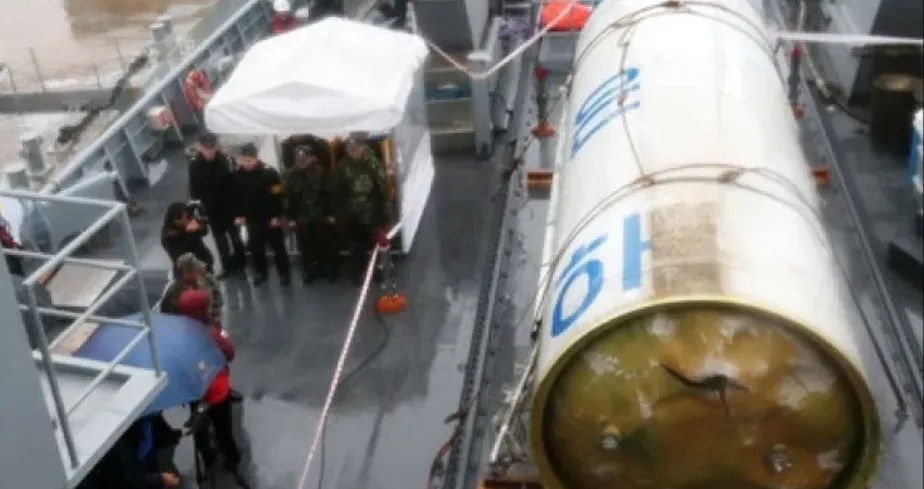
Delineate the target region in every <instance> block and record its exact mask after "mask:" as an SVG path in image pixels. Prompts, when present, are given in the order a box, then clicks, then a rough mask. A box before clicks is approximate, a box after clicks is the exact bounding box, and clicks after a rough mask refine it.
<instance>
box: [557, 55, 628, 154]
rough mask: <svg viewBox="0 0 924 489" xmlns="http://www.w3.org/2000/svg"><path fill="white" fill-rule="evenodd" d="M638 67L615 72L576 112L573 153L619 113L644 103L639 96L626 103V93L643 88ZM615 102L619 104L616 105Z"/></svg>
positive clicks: (572, 140)
mask: <svg viewBox="0 0 924 489" xmlns="http://www.w3.org/2000/svg"><path fill="white" fill-rule="evenodd" d="M638 75H639V70H638V68H629V69H628V70H626V71H625V72H624V73H619V74H616V75H613V76H611V77H609V78H607V79H606V80H604V81H603V83H601V84H600V85H599V86H598V87H597V88H595V89H594V90H593V91H591V92H590V95H588V96H587V99H586V100H584V103H582V104H581V107H580V108H579V109H578V111H577V114H575V116H574V133H573V134H572V136H571V157H572V158H574V157H575V155H577V153H578V151H580V150H581V148H583V147H584V145H585V144H586V143H587V141H589V140H590V138H591V137H593V135H594V134H596V133H597V132H598V131H600V129H603V127H604V126H606V124H607V123H608V122H610V121H611V120H613V119H614V118H616V117H617V116H619V115H621V114H622V113H623V112H626V111H628V110H632V109H636V108H638V107H639V105H641V102H639V101H638V100H636V101H634V102H630V103H626V101H625V100H624V99H623V96H624V95H626V94H628V93H630V92H634V91H636V90H638V89H639V86H640V85H639V83H636V82H635V81H636V79H637V78H638ZM614 104H615V107H614Z"/></svg>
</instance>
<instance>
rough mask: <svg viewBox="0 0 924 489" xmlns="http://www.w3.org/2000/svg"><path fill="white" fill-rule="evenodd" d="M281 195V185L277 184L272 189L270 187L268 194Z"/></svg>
mask: <svg viewBox="0 0 924 489" xmlns="http://www.w3.org/2000/svg"><path fill="white" fill-rule="evenodd" d="M281 193H282V184H281V183H278V184H276V185H273V186H272V187H270V194H272V195H279V194H281Z"/></svg>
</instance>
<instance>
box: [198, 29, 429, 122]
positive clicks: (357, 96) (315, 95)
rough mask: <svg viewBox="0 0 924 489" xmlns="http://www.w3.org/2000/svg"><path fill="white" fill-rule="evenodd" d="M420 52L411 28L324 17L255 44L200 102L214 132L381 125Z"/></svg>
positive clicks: (393, 114) (408, 82) (400, 109)
mask: <svg viewBox="0 0 924 489" xmlns="http://www.w3.org/2000/svg"><path fill="white" fill-rule="evenodd" d="M426 56H427V46H426V44H425V43H424V41H423V40H422V39H421V38H419V37H418V36H415V35H412V34H408V33H405V32H398V31H393V30H388V29H383V28H379V27H374V26H371V25H367V24H363V23H360V22H354V21H350V20H346V19H343V18H340V17H328V18H326V19H324V20H321V21H319V22H317V23H314V24H311V25H308V26H305V27H302V28H300V29H296V30H294V31H291V32H288V33H285V34H282V35H278V36H274V37H270V38H268V39H266V40H263V41H260V42H258V43H257V44H255V45H254V46H253V47H251V48H250V50H248V51H247V53H246V54H245V55H244V57H243V59H241V61H240V63H239V64H238V66H237V67H236V68H235V70H234V73H233V74H232V75H231V78H230V79H229V80H228V81H227V82H226V83H225V84H224V85H223V86H222V87H221V88H220V89H219V90H218V92H217V93H216V94H215V96H214V97H213V98H212V100H211V101H210V102H209V103H208V105H207V106H206V108H205V121H206V127H208V128H209V130H211V131H213V132H215V133H219V134H235V135H252V136H255V135H278V134H314V135H316V136H322V137H328V136H336V135H343V134H345V133H348V132H350V131H368V132H373V133H383V132H389V131H391V130H392V129H393V128H394V127H395V126H396V125H397V124H398V123H399V122H400V121H401V119H402V117H403V114H404V111H405V106H406V103H407V98H408V94H409V93H410V92H411V88H412V86H413V85H414V83H415V82H416V75H417V73H418V72H419V70H420V68H421V67H422V66H423V62H424V59H425V58H426Z"/></svg>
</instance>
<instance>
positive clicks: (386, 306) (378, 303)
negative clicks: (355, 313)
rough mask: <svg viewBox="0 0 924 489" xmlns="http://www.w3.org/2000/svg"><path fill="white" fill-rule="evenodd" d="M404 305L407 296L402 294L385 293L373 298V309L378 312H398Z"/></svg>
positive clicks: (401, 310) (402, 310)
mask: <svg viewBox="0 0 924 489" xmlns="http://www.w3.org/2000/svg"><path fill="white" fill-rule="evenodd" d="M406 307H407V298H406V297H404V295H403V294H398V293H391V294H386V295H383V296H380V297H379V298H378V299H376V300H375V311H376V312H378V313H379V314H388V315H391V314H400V313H402V312H404V308H406Z"/></svg>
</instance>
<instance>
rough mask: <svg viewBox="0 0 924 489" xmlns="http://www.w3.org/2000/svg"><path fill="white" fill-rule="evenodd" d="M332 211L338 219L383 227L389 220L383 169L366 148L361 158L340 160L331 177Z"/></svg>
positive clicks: (386, 186) (388, 204)
mask: <svg viewBox="0 0 924 489" xmlns="http://www.w3.org/2000/svg"><path fill="white" fill-rule="evenodd" d="M331 180H332V182H331V187H332V191H331V193H332V196H333V197H334V209H337V210H338V211H339V212H340V213H341V214H342V216H341V218H346V219H348V220H356V221H359V222H362V223H365V224H374V225H382V224H385V223H386V222H387V221H389V220H390V219H391V217H392V216H391V203H390V199H389V198H388V179H387V176H386V173H385V167H384V165H383V164H382V162H381V161H379V159H378V158H376V157H375V155H374V154H373V153H372V150H369V149H367V150H366V152H365V154H364V155H363V157H362V158H360V159H356V158H352V157H350V156H345V157H343V158H342V159H341V160H340V161H339V162H338V163H337V168H336V169H335V171H334V174H333V176H332V178H331Z"/></svg>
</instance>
